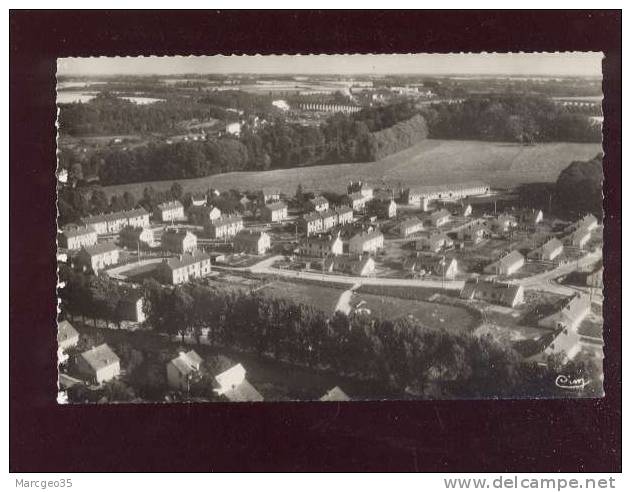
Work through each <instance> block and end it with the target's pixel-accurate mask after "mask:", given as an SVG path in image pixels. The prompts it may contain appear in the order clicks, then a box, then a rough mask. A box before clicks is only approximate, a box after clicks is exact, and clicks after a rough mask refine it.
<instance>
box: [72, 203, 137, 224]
mask: <svg viewBox="0 0 631 492" xmlns="http://www.w3.org/2000/svg"><path fill="white" fill-rule="evenodd" d="M145 215H147V216H148V215H149V212H147V211H146V210H145V209H144V208H142V207H139V208H135V209H133V210H123V211H122V212H112V213H109V214H99V215H89V216H87V217H83V218H82V219H81V222H82V223H84V224H86V225H88V224H98V223H101V222H112V221H114V220H122V219H133V218H136V217H142V216H145Z"/></svg>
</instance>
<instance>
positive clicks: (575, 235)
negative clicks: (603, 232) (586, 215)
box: [571, 227, 592, 241]
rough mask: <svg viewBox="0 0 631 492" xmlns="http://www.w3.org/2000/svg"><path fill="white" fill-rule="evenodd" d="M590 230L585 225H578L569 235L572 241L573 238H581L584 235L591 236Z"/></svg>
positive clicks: (584, 236)
mask: <svg viewBox="0 0 631 492" xmlns="http://www.w3.org/2000/svg"><path fill="white" fill-rule="evenodd" d="M591 234H592V233H591V231H589V230H588V229H587V228H586V227H579V228H578V229H576V230H575V231H574V232H573V233H572V236H571V239H572V241H574V240H577V239H578V240H579V241H580V240H583V239H584V238H586V237H589V236H591Z"/></svg>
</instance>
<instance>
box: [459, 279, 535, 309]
mask: <svg viewBox="0 0 631 492" xmlns="http://www.w3.org/2000/svg"><path fill="white" fill-rule="evenodd" d="M522 289H523V288H522V287H521V285H518V284H509V283H507V282H494V281H489V280H480V279H477V278H472V279H469V280H467V281H466V282H465V284H464V287H463V288H462V290H461V291H460V297H462V298H464V299H471V298H475V297H477V294H478V293H479V292H481V293H483V294H484V295H485V296H486V297H491V296H492V295H493V294H496V295H497V297H498V300H499V301H500V302H502V303H504V304H510V305H512V304H513V302H514V301H515V297H517V294H518V293H519V291H520V290H522Z"/></svg>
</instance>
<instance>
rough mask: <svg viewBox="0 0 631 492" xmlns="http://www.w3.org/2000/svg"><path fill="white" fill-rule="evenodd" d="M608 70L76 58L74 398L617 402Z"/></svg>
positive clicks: (63, 125)
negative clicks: (612, 368) (606, 348)
mask: <svg viewBox="0 0 631 492" xmlns="http://www.w3.org/2000/svg"><path fill="white" fill-rule="evenodd" d="M602 60H603V54H602V53H600V52H549V53H468V54H465V53H450V54H423V53H417V54H380V55H370V54H361V55H360V54H357V55H317V54H316V55H313V54H311V55H302V56H301V55H266V56H262V55H259V56H163V57H152V56H144V57H85V58H76V57H75V58H59V59H58V60H57V75H56V77H57V86H56V102H57V107H58V116H57V128H58V134H57V180H58V184H57V228H58V238H57V261H58V279H59V283H58V287H57V295H58V301H59V302H58V306H59V310H58V313H59V314H58V328H57V329H58V332H57V340H58V352H57V354H56V356H57V359H58V364H59V378H58V384H57V386H58V395H57V401H58V403H60V404H73V403H95V404H96V403H98V404H112V403H138V404H142V403H185V402H198V403H199V402H201V403H203V402H269V401H271V402H274V401H310V402H311V401H313V402H317V401H320V402H331V401H336V402H343V401H364V400H380V401H381V400H455V399H497V398H499V399H505V398H509V399H515V398H518V399H523V398H526V399H540V398H541V399H557V398H562V399H568V398H570V399H572V398H598V397H602V396H603V395H604V391H603V380H604V378H603V345H604V344H603V303H604V302H605V299H604V297H603V257H602V251H603V205H602V196H603V193H602V182H603V148H602V127H603V111H602V99H603V92H602ZM51 356H54V354H51Z"/></svg>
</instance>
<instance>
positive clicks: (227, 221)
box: [211, 215, 243, 227]
mask: <svg viewBox="0 0 631 492" xmlns="http://www.w3.org/2000/svg"><path fill="white" fill-rule="evenodd" d="M239 222H243V217H241V216H240V215H222V216H221V217H219V218H217V219H215V220H213V221H212V222H211V225H213V226H214V227H221V226H224V225H231V224H237V223H239Z"/></svg>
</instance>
